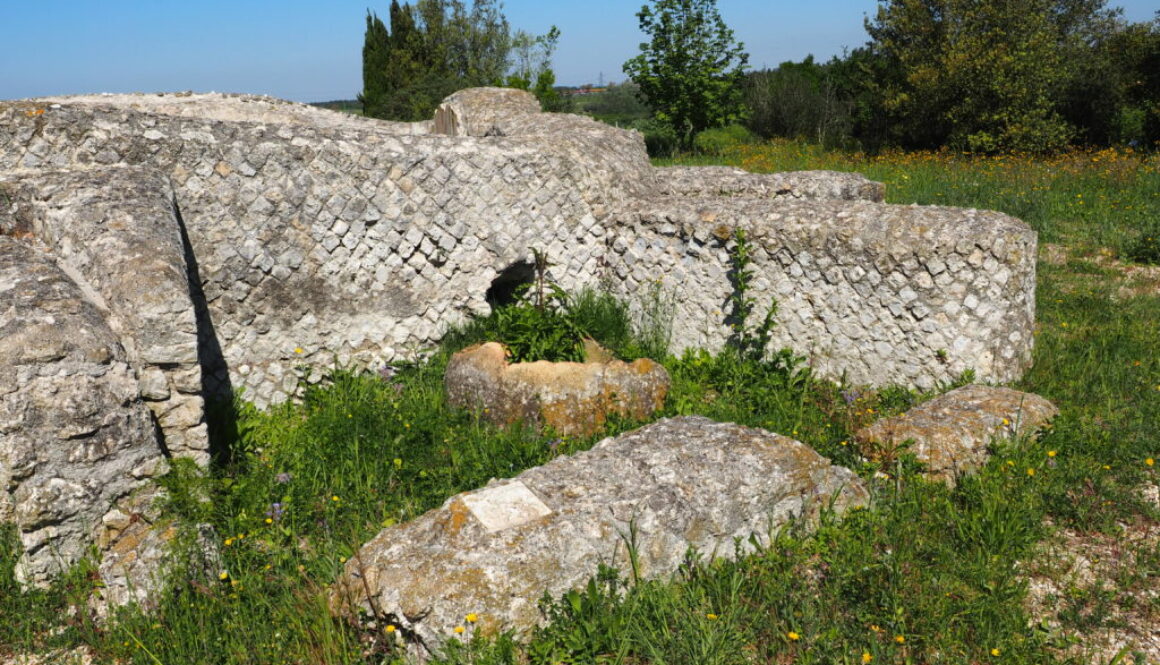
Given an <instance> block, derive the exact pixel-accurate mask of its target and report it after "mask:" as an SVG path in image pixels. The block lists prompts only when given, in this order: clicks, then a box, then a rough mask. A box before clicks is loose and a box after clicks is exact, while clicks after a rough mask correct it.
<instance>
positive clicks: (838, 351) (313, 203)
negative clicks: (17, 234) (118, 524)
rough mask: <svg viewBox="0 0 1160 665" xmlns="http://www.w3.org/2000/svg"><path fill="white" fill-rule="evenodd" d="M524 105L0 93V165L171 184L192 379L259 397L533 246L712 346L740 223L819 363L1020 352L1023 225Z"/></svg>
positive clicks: (401, 350) (441, 312)
mask: <svg viewBox="0 0 1160 665" xmlns="http://www.w3.org/2000/svg"><path fill="white" fill-rule="evenodd" d="M453 98H454V96H453ZM219 101H220V100H219ZM517 101H518V100H517ZM230 103H231V104H234V105H237V104H238V103H239V102H238V100H233V101H231V102H230ZM501 106H502V105H501ZM525 106H526V105H524V104H521V103H517V104H515V105H514V107H513V108H515V109H516V110H515V111H513V112H512V113H510V114H507V115H505V114H504V113H501V112H494V113H492V112H490V111H489V113H490V114H491V115H490V116H489V117H490V118H491V119H490V120H489V121H488V122H487V123H485V124H487V127H488V129H487V130H485V133H489V134H491V135H489V136H482V137H480V136H454V137H451V136H441V135H423V134H418V135H416V134H406V135H400V134H397V133H394V129H393V128H392V126H391V125H389V124H385V125H382V126H378V125H376V124H375V123H374V122H373V121H365V120H360V121H358V122H357V123H352V122H349V121H348V120H341V121H334V122H332V123H322V124H320V125H319V126H313V125H305V124H292V123H289V122H287V123H282V124H275V123H272V122H271V123H258V122H246V121H225V120H221V119H218V118H220V117H223V116H222V113H224V111H220V110H219V111H214V112H212V113H206V117H196V116H195V115H193V114H192V112H183V113H182V114H163V113H152V112H144V111H138V110H136V109H134V108H131V107H127V106H119V107H113V106H108V107H106V106H101V105H99V104H92V103H85V104H77V105H70V104H68V103H66V102H61V103H59V104H58V105H56V107H55V108H54V107H53V106H52V105H50V106H48V107H45V106H42V105H39V106H38V105H35V104H34V103H12V104H0V170H3V169H6V168H27V169H44V168H47V167H53V166H55V167H61V166H68V167H73V168H91V167H93V166H94V165H102V164H135V165H144V166H149V167H153V168H156V169H158V170H159V171H160V172H161V173H162V174H164V175H166V176H168V177H169V179H170V180H171V181H172V184H173V188H174V192H175V194H176V198H177V202H178V207H179V210H180V213H181V216H182V218H183V219H184V222H185V226H186V228H187V229H188V233H189V238H190V242H191V245H192V248H193V255H194V256H195V257H196V262H197V266H195V267H196V268H197V271H198V273H199V275H200V281H201V287H202V288H203V291H204V297H205V301H206V302H207V303H208V309H207V317H206V318H207V319H208V321H209V324H210V325H209V326H207V327H206V329H207V330H208V331H209V334H207V335H204V336H203V338H202V348H203V349H205V348H206V347H207V346H209V345H213V344H218V343H220V346H221V352H220V354H217V355H216V356H214V355H213V354H203V356H204V357H216V358H220V361H219V363H218V365H216V366H215V365H212V364H208V365H207V363H206V362H204V361H203V369H204V370H206V377H207V378H206V382H207V386H208V387H209V388H210V390H211V392H212V391H214V390H220V391H221V392H222V393H223V394H225V392H226V389H228V388H244V389H245V390H246V393H245V395H246V398H247V399H250V400H252V401H254V402H255V403H257V404H258V405H260V406H265V405H267V404H269V403H272V402H276V401H280V400H282V399H284V398H285V397H286V396H288V395H291V394H293V392H294V391H295V390H296V388H297V386H298V385H299V381H300V379H301V378H302V372H300V371H299V370H300V369H305V370H306V371H307V372H309V373H311V375H312V376H317V375H318V374H320V373H321V371H325V370H328V369H330V368H332V367H333V366H334V364H335V363H336V362H337V363H338V364H339V365H343V366H347V365H355V366H368V365H370V366H373V365H375V364H377V363H381V362H384V361H389V360H392V359H397V358H401V357H413V356H414V354H416V353H417V352H419V351H420V350H422V349H425V348H429V346H430V345H431V344H432V343H434V342H435V341H437V340H438V339H439V337H440V336H441V334H442V332H443V330H444V329H445V327H446V326H447V325H450V324H453V323H455V322H458V321H461V320H463V319H464V318H465V317H466V316H468V315H470V314H475V313H482V312H485V311H486V310H487V309H488V304H487V302H486V294H487V292H488V289H489V288H490V287H491V286H492V283H493V281H494V280H496V279H497V278H500V277H501V276H503V275H507V274H508V273H509V272H510V271H511V270H512V269H519V268H520V267H521V266H523V268H522V270H523V271H524V272H525V274H526V273H528V272H529V271H528V270H527V266H526V263H525V262H526V261H527V259H528V258H529V254H530V250H531V249H532V248H539V249H545V250H546V251H547V252H548V254H549V257H550V258H551V259H552V260H553V261H554V262H556V263H557V264H558V265H557V266H555V267H554V268H553V270H552V273H551V274H552V276H553V277H554V278H555V279H556V280H557V281H559V282H560V283H561V285H562V286H564V287H565V288H573V287H575V286H577V285H584V284H595V283H597V282H598V281H600V280H602V279H608V280H609V281H610V283H611V284H612V285H613V286H614V288H619V289H621V291H622V292H623V293H625V294H626V295H630V296H639V295H640V293H641V291H640V289H641V288H642V287H643V286H647V283H648V282H649V281H655V280H656V279H657V278H658V277H661V278H662V281H663V280H668V283H669V284H670V286H671V288H672V289H673V291H674V292H676V293H677V294H678V295H679V296H680V297H681V298H682V299H683V300H682V303H681V305H680V306H679V307H678V310H677V317H676V321H675V326H676V331H675V334H674V341H675V342H676V344H677V346H678V347H689V346H696V345H704V346H706V347H707V348H710V349H713V348H718V347H719V346H720V345H721V344H722V343H723V342H724V340H725V338H726V335H727V328H725V327H724V326H723V325H722V323H721V322H722V319H723V318H724V316H725V314H727V312H728V308H727V302H728V295H729V292H730V291H729V289H730V286H729V280H728V275H727V272H728V270H729V258H728V252H727V250H726V244H727V242H728V240H727V239H728V238H729V236H730V233H731V231H730V230H729V229H731V228H732V227H734V226H741V227H744V228H751V238H752V239H753V241H754V242H755V244H756V245H757V248H758V252H757V255H756V256H755V266H754V267H755V269H756V270H758V271H759V273H760V275H759V279H757V283H756V284H755V292H754V293H753V294H752V295H754V296H757V297H758V298H762V299H764V298H766V297H769V296H775V297H777V298H778V301H779V302H780V304H781V308H782V314H781V316H780V321H781V325H780V326H779V328H778V334H779V337H778V338H777V340H776V344H778V345H790V346H791V347H792V348H794V349H795V350H796V351H798V352H799V353H801V354H804V355H809V356H811V357H813V358H814V360H813V362H814V364H815V365H816V366H817V367H818V369H819V371H821V372H822V373H823V374H825V375H827V376H833V377H839V376H841V375H843V373H844V374H845V375H846V377H847V379H848V380H849V381H851V382H854V383H860V382H865V383H872V384H883V383H888V382H893V381H900V382H904V383H908V384H912V385H930V384H931V383H933V382H935V381H938V380H942V379H946V378H950V377H952V376H954V375H955V374H957V373H958V372H959V371H961V370H963V369H966V368H968V367H971V368H974V369H975V370H976V371H977V372H978V375H979V378H980V379H981V380H986V381H1006V380H1011V379H1013V378H1016V377H1017V376H1018V375H1019V374H1020V372H1021V370H1022V368H1023V367H1024V366H1025V364H1026V362H1027V359H1028V358H1029V354H1030V348H1031V337H1030V335H1031V324H1032V321H1033V309H1032V308H1033V303H1032V298H1031V294H1032V293H1033V288H1034V265H1033V257H1034V242H1035V240H1034V233H1033V232H1032V231H1031V230H1030V229H1029V228H1028V227H1026V226H1025V225H1023V224H1022V223H1020V222H1018V221H1016V220H1012V219H1011V218H1009V217H1005V216H1002V215H995V214H991V213H979V212H975V211H962V210H953V209H933V208H918V207H903V206H887V205H880V204H871V203H865V202H857V201H858V200H859V199H880V198H881V194H882V189H881V186H879V185H877V184H875V183H870V182H869V181H867V180H865V178H862V177H861V176H857V175H851V174H836V173H822V174H774V175H764V176H753V175H751V174H743V173H738V172H736V171H735V170H730V169H652V168H651V167H650V166H649V165H648V162H647V157H646V156H645V154H644V150H643V146H642V145H641V142H640V137H639V135H636V134H634V133H631V132H622V131H619V130H615V129H610V128H607V127H605V126H603V125H598V124H597V123H594V122H593V121H591V120H588V119H584V118H577V117H575V116H557V115H552V114H529V113H527V112H526V111H527V109H526V108H524V107H525ZM488 108H491V107H488ZM493 110H494V109H493ZM231 113H232V111H231ZM457 113H460V112H458V111H457ZM461 113H462V114H464V115H463V117H466V115H465V114H467V113H468V112H467V111H462V112H461ZM227 115H228V114H227ZM457 117H458V116H457ZM462 119H463V118H461V120H462ZM457 122H458V121H457ZM465 122H466V126H471V121H470V118H467V120H466V121H465ZM436 124H438V123H436ZM657 192H679V193H680V196H669V197H664V196H658V194H657ZM831 196H833V197H838V198H841V199H845V200H844V201H826V200H822V199H824V198H825V197H831ZM689 224H692V226H688V225H689ZM722 229H724V231H722ZM722 234H723V235H722ZM721 238H724V239H725V240H721ZM722 243H726V244H722ZM517 272H519V270H517ZM883 284H885V286H882V285H883ZM227 368H228V371H227Z"/></svg>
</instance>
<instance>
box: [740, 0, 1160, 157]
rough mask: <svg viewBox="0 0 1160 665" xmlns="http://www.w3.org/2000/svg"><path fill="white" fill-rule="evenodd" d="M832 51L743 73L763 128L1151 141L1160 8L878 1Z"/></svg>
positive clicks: (1038, 142) (1003, 141)
mask: <svg viewBox="0 0 1160 665" xmlns="http://www.w3.org/2000/svg"><path fill="white" fill-rule="evenodd" d="M866 30H867V32H868V33H869V35H870V40H869V41H868V42H867V43H866V45H864V46H862V47H860V48H857V49H854V50H853V51H850V52H849V53H847V54H845V55H843V56H842V57H835V58H833V59H831V60H830V61H828V62H825V63H819V62H816V61H815V60H814V59H813V58H812V57H808V58H806V59H805V60H803V61H801V62H786V63H782V64H781V65H780V66H779V67H777V68H776V69H773V70H766V71H759V72H752V73H750V74H748V76H747V77H746V88H745V106H746V109H747V112H748V115H747V118H746V124H747V126H748V127H749V128H750V129H752V130H753V131H754V132H756V133H758V134H760V135H762V136H767V137H768V136H790V137H800V138H808V139H810V140H813V141H817V142H819V143H824V144H828V145H855V146H859V147H863V148H870V149H875V148H879V147H882V146H899V147H903V148H912V149H913V148H938V147H944V146H945V147H949V148H952V149H956V150H965V151H973V152H983V153H995V152H1011V151H1026V152H1036V153H1041V152H1052V151H1057V150H1061V149H1064V148H1066V147H1067V146H1069V145H1076V144H1082V145H1113V144H1126V145H1135V146H1140V147H1147V148H1156V147H1157V142H1158V141H1160V12H1157V16H1156V19H1155V20H1153V21H1150V22H1142V23H1140V22H1137V23H1133V22H1129V21H1126V20H1124V19H1123V17H1122V14H1121V12H1120V11H1119V10H1115V9H1109V8H1108V7H1107V6H1106V5H1105V3H1104V1H1103V0H884V1H883V2H880V4H879V7H878V11H877V13H876V14H875V15H874V16H873V17H872V18H868V19H867V21H866Z"/></svg>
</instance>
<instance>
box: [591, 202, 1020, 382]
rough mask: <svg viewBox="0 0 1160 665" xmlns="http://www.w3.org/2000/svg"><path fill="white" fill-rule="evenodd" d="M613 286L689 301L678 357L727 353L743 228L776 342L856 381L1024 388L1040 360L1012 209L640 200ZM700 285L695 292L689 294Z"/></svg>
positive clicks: (618, 252) (619, 236)
mask: <svg viewBox="0 0 1160 665" xmlns="http://www.w3.org/2000/svg"><path fill="white" fill-rule="evenodd" d="M607 228H608V232H609V234H610V236H611V237H612V238H614V240H613V242H612V252H611V253H610V254H609V255H608V256H607V257H606V264H607V265H608V266H609V268H610V269H611V270H612V271H613V273H614V274H615V276H616V279H615V280H612V281H611V283H612V284H613V285H615V287H616V288H618V289H620V290H621V292H622V293H623V294H625V295H630V294H633V293H638V292H641V291H642V290H643V289H645V287H646V286H647V285H648V284H649V283H650V282H651V283H655V284H657V285H658V286H659V287H661V288H662V289H667V290H670V291H675V292H677V293H678V294H679V296H680V297H679V298H678V299H677V302H676V308H677V314H676V316H675V318H674V322H675V323H674V330H673V344H674V348H675V349H678V350H679V349H684V348H696V347H702V348H719V347H720V346H721V345H722V344H724V343H725V341H726V339H727V338H728V336H729V335H730V334H732V333H733V331H732V330H731V329H730V328H728V327H727V326H725V325H721V322H722V320H723V317H724V316H725V315H726V314H727V313H728V312H730V311H731V305H730V298H731V296H732V295H733V293H734V285H733V283H732V282H731V280H730V276H729V274H728V271H729V269H730V268H729V266H730V263H729V260H730V259H729V253H730V251H731V250H732V247H733V245H734V244H735V242H734V240H733V234H734V231H735V230H737V229H742V230H744V231H745V232H746V237H747V238H748V241H749V243H750V245H751V246H752V248H751V252H752V259H753V267H754V279H753V281H752V284H751V290H750V292H749V294H748V295H749V296H751V297H753V298H754V299H755V309H756V311H757V314H756V315H755V316H754V319H753V320H751V321H749V322H747V323H748V325H750V326H751V327H756V326H757V325H759V323H760V321H759V319H760V317H761V316H763V315H764V312H765V311H766V309H767V308H768V306H769V305H770V303H772V302H774V301H776V302H777V304H778V307H779V314H778V316H777V318H776V321H777V327H776V328H774V331H773V333H774V334H773V345H774V346H775V347H777V348H780V347H791V348H793V349H795V350H797V351H798V352H799V353H801V354H802V355H804V356H806V358H807V359H808V362H809V364H810V366H811V367H813V368H814V370H815V371H816V372H818V373H819V374H820V375H822V376H824V377H828V378H833V379H842V378H844V379H845V380H846V381H848V382H850V383H851V384H855V385H861V384H885V383H899V384H903V385H916V386H920V387H923V388H930V387H932V386H933V385H934V384H935V383H936V382H938V381H949V380H951V379H953V378H954V377H956V376H957V375H959V374H960V373H961V372H962V371H963V370H966V369H968V368H973V369H974V370H975V371H976V373H977V375H978V376H980V377H983V376H985V377H988V378H987V380H989V381H998V382H1007V381H1013V380H1015V379H1017V378H1018V377H1019V376H1021V375H1022V372H1023V370H1024V368H1026V367H1027V365H1028V363H1029V362H1030V360H1031V358H1030V352H1031V342H1032V339H1031V331H1032V328H1033V325H1034V319H1035V273H1034V270H1033V265H1034V257H1035V252H1036V244H1035V235H1034V234H1033V233H1029V232H1028V230H1027V227H1026V225H1024V224H1023V223H1022V222H1020V221H1019V220H1016V219H1014V218H1011V217H1009V216H1007V215H1003V214H1001V213H996V212H989V211H978V210H960V209H955V208H936V207H925V208H921V209H919V208H912V207H906V206H891V205H884V204H881V203H870V202H839V201H810V202H801V201H796V200H785V201H779V202H778V204H777V205H775V206H771V205H769V203H768V201H767V200H764V199H755V198H732V199H720V198H718V199H712V200H699V199H675V198H672V197H665V198H658V199H652V200H647V201H642V202H637V203H635V204H634V205H633V206H631V207H625V208H624V209H622V210H621V211H619V212H618V213H617V214H616V215H614V216H613V219H612V221H611V223H610V224H609V225H608V227H607ZM691 285H695V287H693V286H691Z"/></svg>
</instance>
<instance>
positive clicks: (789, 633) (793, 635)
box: [785, 630, 802, 642]
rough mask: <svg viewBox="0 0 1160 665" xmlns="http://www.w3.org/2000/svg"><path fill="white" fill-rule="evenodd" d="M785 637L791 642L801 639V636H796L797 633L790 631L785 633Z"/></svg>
mask: <svg viewBox="0 0 1160 665" xmlns="http://www.w3.org/2000/svg"><path fill="white" fill-rule="evenodd" d="M785 636H786V637H788V638H789V640H790V641H791V642H797V641H798V640H800V639H801V638H802V636H801V635H798V634H797V633H795V632H794V631H792V630H791V631H789V632H788V633H786V634H785Z"/></svg>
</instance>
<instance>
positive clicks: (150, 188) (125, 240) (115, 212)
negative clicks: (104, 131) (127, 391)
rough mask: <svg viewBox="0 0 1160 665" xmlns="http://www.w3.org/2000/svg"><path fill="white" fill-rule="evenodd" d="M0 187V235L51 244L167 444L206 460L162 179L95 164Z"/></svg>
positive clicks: (192, 351) (171, 215) (193, 328)
mask: <svg viewBox="0 0 1160 665" xmlns="http://www.w3.org/2000/svg"><path fill="white" fill-rule="evenodd" d="M0 187H3V189H4V191H5V194H6V195H5V198H4V200H0V232H2V231H3V230H4V229H8V230H9V232H10V233H11V232H13V231H15V230H16V229H17V228H19V229H20V231H21V232H22V233H24V234H26V235H30V236H32V237H33V238H35V239H36V240H38V241H39V242H41V243H43V244H44V245H45V246H47V247H49V248H51V251H50V256H51V258H52V259H53V260H55V261H56V263H57V265H58V266H59V267H60V268H61V269H63V270H64V271H65V272H66V273H68V274H69V275H70V276H71V278H72V279H73V281H75V282H76V283H77V284H78V285H79V286H80V288H82V289H84V290H85V291H86V292H87V293H88V296H89V299H90V300H91V301H92V302H94V303H95V305H96V306H97V307H99V308H100V309H101V310H102V311H103V312H104V315H105V317H106V320H107V322H108V325H109V326H110V328H111V329H112V330H113V331H114V332H115V333H117V336H118V339H119V342H120V344H121V345H122V346H123V347H124V349H125V352H126V354H127V358H128V360H129V362H130V363H131V364H132V366H133V368H134V369H135V372H136V374H137V377H138V380H139V383H140V395H141V397H142V398H144V399H145V400H146V403H147V404H148V406H149V408H150V409H151V410H152V411H153V413H154V415H155V417H156V419H157V423H158V426H159V427H160V428H161V430H162V433H163V434H164V442H165V446H166V449H167V451H168V452H169V453H170V454H172V455H175V456H179V457H191V458H193V459H194V460H195V461H197V462H198V463H199V464H202V465H204V464H206V463H207V462H208V461H209V440H208V436H207V432H206V425H205V422H204V404H203V400H202V376H201V365H200V364H199V359H198V325H197V318H196V315H195V311H194V303H193V300H192V299H191V297H190V276H189V269H188V266H187V264H186V256H185V252H184V246H183V242H182V235H181V229H180V227H179V225H178V221H177V217H176V214H175V210H174V207H173V192H172V190H171V189H170V187H169V183H168V181H167V179H166V178H164V177H162V176H161V175H160V174H159V173H157V172H156V171H154V170H151V169H142V168H131V167H103V168H98V169H91V170H81V171H51V170H50V171H37V172H36V173H35V175H32V174H27V175H7V176H5V175H0Z"/></svg>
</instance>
